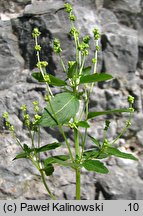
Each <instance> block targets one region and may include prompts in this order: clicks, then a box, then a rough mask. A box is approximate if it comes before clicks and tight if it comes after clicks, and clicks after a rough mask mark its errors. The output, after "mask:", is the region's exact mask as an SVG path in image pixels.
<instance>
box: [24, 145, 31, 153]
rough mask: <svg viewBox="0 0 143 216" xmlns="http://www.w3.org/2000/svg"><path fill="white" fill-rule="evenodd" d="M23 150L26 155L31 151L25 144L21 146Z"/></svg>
mask: <svg viewBox="0 0 143 216" xmlns="http://www.w3.org/2000/svg"><path fill="white" fill-rule="evenodd" d="M23 149H24V151H25V152H27V153H30V152H32V150H31V149H30V148H29V147H28V145H27V144H24V145H23Z"/></svg>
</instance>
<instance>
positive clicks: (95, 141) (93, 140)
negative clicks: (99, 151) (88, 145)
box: [88, 134, 101, 147]
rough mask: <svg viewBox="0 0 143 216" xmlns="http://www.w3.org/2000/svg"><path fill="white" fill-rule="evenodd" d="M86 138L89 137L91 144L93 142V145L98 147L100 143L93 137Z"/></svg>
mask: <svg viewBox="0 0 143 216" xmlns="http://www.w3.org/2000/svg"><path fill="white" fill-rule="evenodd" d="M88 136H89V137H90V139H91V140H92V142H94V144H95V145H97V146H98V147H100V146H101V145H100V143H99V141H98V140H97V139H95V138H94V137H92V136H91V135H89V134H88Z"/></svg>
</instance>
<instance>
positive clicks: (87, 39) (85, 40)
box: [83, 35, 90, 44]
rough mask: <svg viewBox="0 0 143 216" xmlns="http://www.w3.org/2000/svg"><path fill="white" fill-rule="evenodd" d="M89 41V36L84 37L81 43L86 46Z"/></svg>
mask: <svg viewBox="0 0 143 216" xmlns="http://www.w3.org/2000/svg"><path fill="white" fill-rule="evenodd" d="M89 41H90V36H88V35H87V36H85V37H84V38H83V42H84V43H86V44H88V43H89Z"/></svg>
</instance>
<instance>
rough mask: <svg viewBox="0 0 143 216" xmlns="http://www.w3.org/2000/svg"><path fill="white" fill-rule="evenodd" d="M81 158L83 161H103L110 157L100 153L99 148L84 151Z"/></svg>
mask: <svg viewBox="0 0 143 216" xmlns="http://www.w3.org/2000/svg"><path fill="white" fill-rule="evenodd" d="M99 153H100V154H99ZM83 156H84V158H85V159H89V158H96V159H103V158H107V157H109V156H110V155H109V154H105V153H104V152H100V149H99V148H94V149H89V150H86V151H84V153H83Z"/></svg>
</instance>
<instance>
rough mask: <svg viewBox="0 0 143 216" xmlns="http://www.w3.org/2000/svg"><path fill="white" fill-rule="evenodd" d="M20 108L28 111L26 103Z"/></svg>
mask: <svg viewBox="0 0 143 216" xmlns="http://www.w3.org/2000/svg"><path fill="white" fill-rule="evenodd" d="M20 109H21V110H22V111H24V112H26V110H27V106H26V105H25V104H24V105H22V106H21V107H20Z"/></svg>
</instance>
